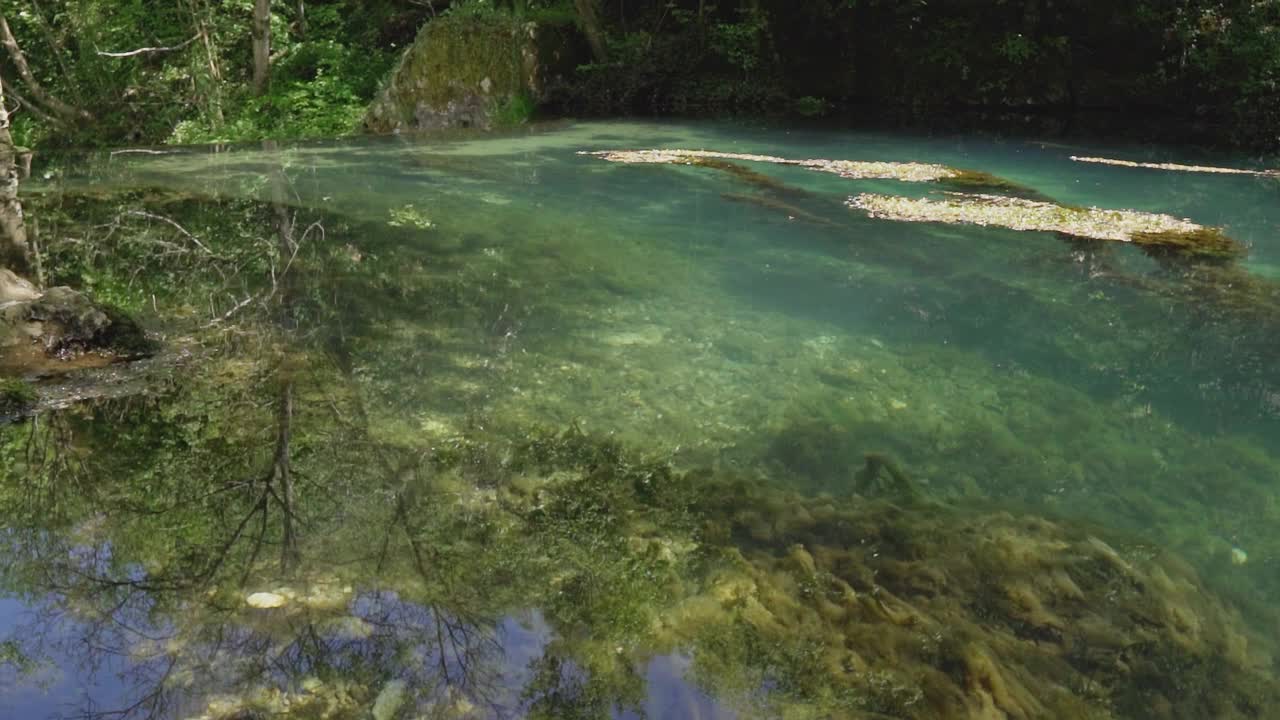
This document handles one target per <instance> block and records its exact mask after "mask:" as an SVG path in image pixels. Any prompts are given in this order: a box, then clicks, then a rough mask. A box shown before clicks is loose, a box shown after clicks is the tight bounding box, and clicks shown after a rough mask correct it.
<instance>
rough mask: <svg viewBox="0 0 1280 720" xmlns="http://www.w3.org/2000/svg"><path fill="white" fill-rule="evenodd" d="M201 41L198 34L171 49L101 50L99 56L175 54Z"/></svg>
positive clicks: (121, 56)
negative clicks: (174, 52) (176, 51)
mask: <svg viewBox="0 0 1280 720" xmlns="http://www.w3.org/2000/svg"><path fill="white" fill-rule="evenodd" d="M199 39H200V35H199V34H197V35H194V36H192V37H191V39H189V40H185V41H183V42H181V43H179V44H177V45H171V46H169V47H144V48H138V49H137V50H130V51H128V52H106V51H105V50H99V51H98V54H99V55H101V56H103V57H113V58H125V57H133V56H135V55H147V54H150V53H162V52H173V51H175V50H181V49H182V48H184V47H186V46H188V45H190V44H191V43H193V42H195V41H197V40H199Z"/></svg>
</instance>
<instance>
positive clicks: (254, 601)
mask: <svg viewBox="0 0 1280 720" xmlns="http://www.w3.org/2000/svg"><path fill="white" fill-rule="evenodd" d="M244 602H245V604H246V605H248V606H249V607H251V608H258V609H259V610H269V609H272V608H278V607H284V606H285V603H287V602H288V600H287V599H286V598H285V596H284V595H280V594H279V593H273V592H256V593H253V594H252V595H250V596H249V597H247V598H245V600H244Z"/></svg>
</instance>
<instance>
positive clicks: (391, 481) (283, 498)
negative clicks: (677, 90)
mask: <svg viewBox="0 0 1280 720" xmlns="http://www.w3.org/2000/svg"><path fill="white" fill-rule="evenodd" d="M647 148H685V149H708V150H716V151H721V152H731V153H752V154H763V155H769V156H778V157H783V158H789V159H814V158H822V159H840V160H859V161H889V162H919V163H938V164H942V165H946V166H949V167H954V168H963V169H966V170H974V171H981V172H985V173H991V174H993V175H996V176H999V177H1000V178H1004V179H1006V180H1008V181H1011V182H1012V183H1016V184H1017V185H1018V186H1022V188H1024V189H1026V190H1028V191H1034V192H1035V193H1036V196H1037V197H1039V198H1048V199H1051V200H1052V201H1053V202H1056V203H1060V204H1062V205H1063V206H1067V207H1090V206H1097V207H1102V208H1108V209H1117V210H1120V209H1130V210H1139V211H1145V212H1151V213H1163V214H1169V215H1172V216H1174V217H1177V218H1188V219H1190V220H1193V221H1195V222H1197V223H1200V224H1203V225H1206V226H1218V227H1222V228H1223V229H1224V231H1225V233H1226V234H1227V235H1228V236H1229V237H1231V238H1232V239H1233V240H1235V241H1236V242H1237V243H1239V245H1240V246H1241V248H1242V249H1243V251H1244V252H1243V255H1242V256H1241V257H1240V258H1239V259H1236V260H1230V261H1220V260H1213V261H1208V260H1197V259H1196V258H1194V257H1183V256H1178V255H1171V254H1167V253H1152V252H1144V249H1143V248H1142V247H1139V246H1138V245H1135V244H1133V243H1120V242H1106V241H1084V240H1081V239H1079V238H1068V237H1065V236H1063V235H1059V234H1054V233H1047V232H1020V231H1016V230H1010V229H1004V228H999V227H990V226H985V227H984V226H977V225H944V224H931V223H914V222H912V223H907V222H895V221H893V220H888V219H884V218H875V217H871V216H869V215H868V214H867V213H864V212H862V211H859V210H857V209H854V208H850V207H848V206H847V205H846V200H847V199H848V198H849V197H851V196H856V195H858V194H860V193H879V194H887V195H903V196H907V197H910V198H921V197H927V198H935V199H936V198H944V197H948V196H945V195H943V193H944V192H947V191H952V190H953V188H947V187H941V186H939V185H938V184H936V183H905V182H899V181H895V180H891V179H880V180H852V179H847V178H844V177H839V176H837V175H834V174H830V173H823V172H814V171H812V170H811V169H807V168H804V167H797V166H787V165H778V164H775V163H763V162H753V161H745V160H743V161H735V162H736V163H737V168H733V169H727V170H726V169H724V168H719V169H718V168H714V167H696V166H687V165H681V164H675V165H669V164H653V165H650V164H643V165H626V164H619V163H611V162H606V161H604V160H602V159H600V158H599V157H595V156H589V155H582V154H579V151H597V150H611V149H647ZM1073 155H1074V156H1101V157H1108V158H1117V159H1123V160H1132V161H1140V162H1155V163H1166V162H1174V163H1186V164H1191V165H1206V166H1224V167H1234V168H1245V169H1263V166H1260V165H1257V164H1256V163H1255V162H1254V161H1252V160H1250V159H1249V158H1237V157H1229V156H1215V155H1208V154H1189V153H1182V154H1179V153H1178V152H1175V151H1172V150H1167V149H1161V148H1151V147H1139V146H1127V147H1107V146H1087V145H1064V144H1059V143H1057V142H1053V141H1045V142H1030V141H1005V140H993V139H988V138H979V137H942V138H938V137H923V136H909V135H888V134H866V133H854V132H833V131H819V130H796V129H790V130H788V129H784V128H768V127H752V126H740V125H714V124H662V123H637V122H615V123H576V124H564V125H556V126H548V127H545V128H538V129H535V130H531V131H528V132H522V133H518V134H512V135H506V136H491V137H483V136H473V135H450V136H428V137H421V138H408V137H395V138H375V139H356V140H350V141H335V142H331V143H322V144H309V145H303V146H280V147H275V146H270V145H269V146H254V147H233V148H227V147H218V148H203V147H192V148H160V149H154V150H147V151H127V152H120V151H117V152H115V153H100V154H93V155H85V156H74V157H57V158H41V157H37V158H36V160H35V163H34V167H33V169H32V172H31V176H30V177H29V178H27V179H25V180H24V182H23V185H22V191H21V192H22V198H23V199H24V206H25V209H26V212H27V224H28V226H29V227H31V228H33V229H34V232H35V234H36V235H37V237H38V239H39V243H40V246H41V250H42V254H43V257H42V265H43V269H44V272H45V274H46V276H47V278H48V280H49V284H69V285H72V286H75V287H78V288H82V289H86V290H88V291H90V292H92V293H93V294H94V296H95V297H97V298H99V299H103V300H107V301H110V302H113V303H116V304H118V305H120V306H122V307H123V308H124V309H126V310H127V311H128V312H129V313H130V314H132V315H134V316H135V317H137V318H139V320H140V321H141V322H142V323H143V324H144V325H146V326H147V327H148V328H149V329H150V330H151V331H152V332H153V333H154V334H155V335H156V337H157V338H159V339H160V340H161V341H162V346H163V348H164V349H163V350H162V351H161V352H160V353H159V354H158V355H157V357H155V358H152V359H150V360H147V361H144V362H140V363H136V364H132V365H127V366H116V367H114V368H110V369H108V370H106V371H102V370H99V371H90V373H89V374H88V375H83V376H74V375H73V376H70V377H61V376H46V377H43V378H39V379H38V386H39V388H40V389H41V393H42V400H41V403H40V405H39V406H38V410H37V412H36V413H35V414H33V415H31V416H28V417H25V418H20V419H14V420H13V421H12V422H8V423H7V424H4V425H2V426H0V478H2V480H0V530H2V534H0V718H37V717H76V718H80V717H94V718H208V719H210V720H231V719H232V718H235V719H236V720H246V719H248V718H267V717H290V718H293V717H297V718H370V717H372V718H376V720H391V719H392V718H488V717H500V718H508V717H511V718H517V717H530V718H576V717H583V718H586V717H627V718H636V717H651V718H664V717H673V718H674V717H682V718H683V717H689V718H734V717H744V718H747V717H784V718H831V717H839V718H845V717H848V718H1113V717H1114V718H1188V719H1190V718H1197V719H1199V718H1208V717H1213V718H1266V717H1275V716H1276V715H1277V714H1278V713H1280V704H1278V703H1280V676H1278V675H1277V670H1278V668H1277V666H1276V660H1275V658H1276V657H1277V655H1276V653H1277V650H1278V647H1277V646H1278V644H1280V630H1278V628H1280V600H1277V597H1280V502H1278V498H1280V179H1277V178H1275V177H1265V176H1249V175H1220V174H1206V173H1191V172H1179V171H1169V170H1158V169H1146V168H1133V167H1117V166H1108V165H1096V164H1085V163H1080V162H1075V161H1073V160H1071V156H1073ZM741 168H748V169H749V170H752V171H755V173H758V174H759V175H752V174H750V173H745V172H742V171H741ZM761 175H762V176H764V179H762V178H761V177H760V176H761Z"/></svg>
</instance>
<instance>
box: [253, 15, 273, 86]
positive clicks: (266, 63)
mask: <svg viewBox="0 0 1280 720" xmlns="http://www.w3.org/2000/svg"><path fill="white" fill-rule="evenodd" d="M270 85H271V0H254V1H253V94H255V95H265V94H267V88H268V87H270Z"/></svg>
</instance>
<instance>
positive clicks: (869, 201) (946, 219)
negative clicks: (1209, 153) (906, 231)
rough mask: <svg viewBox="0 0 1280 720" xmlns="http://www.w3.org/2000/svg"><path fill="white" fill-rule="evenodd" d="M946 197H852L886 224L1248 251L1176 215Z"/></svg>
mask: <svg viewBox="0 0 1280 720" xmlns="http://www.w3.org/2000/svg"><path fill="white" fill-rule="evenodd" d="M946 196H947V197H946V199H943V200H932V199H928V198H909V197H901V196H897V195H876V194H872V193H863V194H861V195H858V196H856V197H851V198H849V200H848V202H847V204H848V206H849V207H851V208H856V209H858V210H863V211H865V212H867V213H868V214H870V215H871V217H873V218H878V219H883V220H897V221H901V222H931V223H944V224H951V225H955V224H967V225H982V226H995V227H1003V228H1008V229H1010V230H1024V231H1026V230H1030V231H1040V232H1056V233H1061V234H1063V235H1070V236H1072V237H1080V238H1092V239H1095V240H1112V241H1116V242H1127V243H1134V244H1135V245H1142V246H1148V247H1158V248H1162V249H1167V250H1175V251H1179V252H1184V253H1187V254H1191V255H1199V256H1205V257H1217V258H1224V257H1234V256H1236V255H1239V254H1241V252H1242V250H1241V248H1240V246H1239V245H1237V244H1236V242H1235V241H1233V240H1232V239H1231V238H1229V237H1227V236H1226V235H1225V234H1223V232H1222V230H1220V229H1218V228H1210V227H1205V226H1203V225H1198V224H1196V223H1194V222H1192V221H1190V220H1185V219H1178V218H1175V217H1173V216H1171V215H1160V214H1156V213H1146V212H1140V211H1137V210H1105V209H1102V208H1095V207H1091V208H1081V207H1068V206H1065V205H1057V204H1055V203H1048V202H1040V201H1036V200H1026V199H1023V198H1015V197H1006V196H1003V195H977V194H966V193H946Z"/></svg>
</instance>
